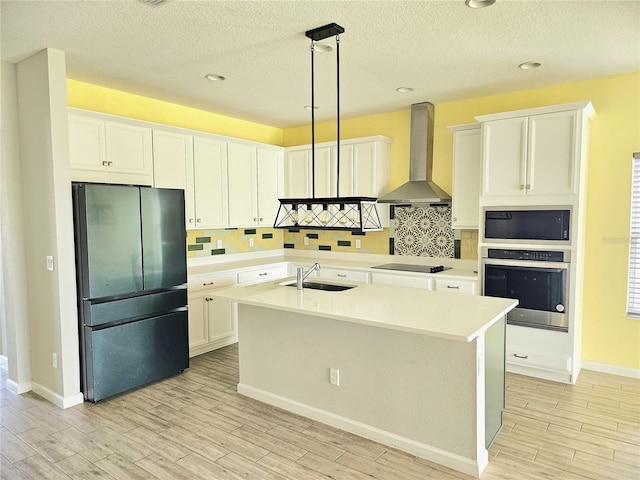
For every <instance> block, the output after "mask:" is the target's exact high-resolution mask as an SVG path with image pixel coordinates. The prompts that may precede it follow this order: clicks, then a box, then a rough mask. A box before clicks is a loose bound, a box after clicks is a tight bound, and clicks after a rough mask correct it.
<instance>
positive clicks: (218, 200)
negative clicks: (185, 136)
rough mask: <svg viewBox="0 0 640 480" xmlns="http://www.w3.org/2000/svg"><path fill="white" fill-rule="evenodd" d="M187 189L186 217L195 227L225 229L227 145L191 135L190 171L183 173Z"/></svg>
mask: <svg viewBox="0 0 640 480" xmlns="http://www.w3.org/2000/svg"><path fill="white" fill-rule="evenodd" d="M191 185H193V187H191ZM189 190H192V191H193V200H194V201H193V204H194V207H193V210H192V213H193V216H192V217H190V218H193V219H194V221H195V228H198V229H202V228H225V227H228V226H229V220H228V190H227V142H224V141H220V140H214V139H211V138H207V137H199V136H194V138H193V169H188V170H187V191H189ZM187 210H189V208H188V207H187ZM187 222H189V218H187Z"/></svg>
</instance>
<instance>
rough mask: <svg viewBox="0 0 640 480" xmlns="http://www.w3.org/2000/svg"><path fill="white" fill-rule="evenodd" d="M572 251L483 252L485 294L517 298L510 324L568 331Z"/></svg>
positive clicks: (488, 250)
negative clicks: (517, 302) (516, 305)
mask: <svg viewBox="0 0 640 480" xmlns="http://www.w3.org/2000/svg"><path fill="white" fill-rule="evenodd" d="M569 261H570V253H569V251H568V250H537V249H536V250H528V249H517V248H491V247H483V249H482V278H483V287H484V295H485V296H489V297H505V298H514V299H517V300H518V301H519V304H518V307H517V308H515V309H514V310H512V311H511V312H510V313H509V314H508V315H507V323H508V324H511V325H520V326H525V327H534V328H544V329H548V330H557V331H562V332H567V331H568V326H569V315H568V311H569V309H570V307H569V305H567V299H568V297H569V280H570V278H569Z"/></svg>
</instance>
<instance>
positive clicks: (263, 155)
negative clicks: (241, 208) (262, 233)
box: [257, 147, 283, 227]
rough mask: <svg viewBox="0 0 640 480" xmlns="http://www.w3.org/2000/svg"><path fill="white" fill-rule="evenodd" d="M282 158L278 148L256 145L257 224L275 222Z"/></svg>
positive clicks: (267, 225)
mask: <svg viewBox="0 0 640 480" xmlns="http://www.w3.org/2000/svg"><path fill="white" fill-rule="evenodd" d="M282 159H283V152H282V150H280V149H277V150H276V149H267V148H260V147H258V159H257V164H258V226H260V227H270V226H273V223H274V222H275V219H276V215H277V214H278V208H279V207H280V202H279V201H278V199H279V198H280V197H282Z"/></svg>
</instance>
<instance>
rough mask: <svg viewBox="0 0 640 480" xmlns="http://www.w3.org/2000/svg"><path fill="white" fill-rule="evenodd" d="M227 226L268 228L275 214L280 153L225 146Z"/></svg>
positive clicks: (280, 162) (278, 190) (278, 194)
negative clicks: (227, 201) (227, 200)
mask: <svg viewBox="0 0 640 480" xmlns="http://www.w3.org/2000/svg"><path fill="white" fill-rule="evenodd" d="M228 169H229V226H231V227H267V226H272V225H273V222H274V221H275V218H276V214H277V213H278V207H279V205H280V204H279V202H278V198H279V196H280V185H281V183H282V182H281V180H280V178H281V174H282V151H281V150H279V149H275V148H274V149H269V148H266V147H255V146H251V145H243V144H234V143H229V144H228Z"/></svg>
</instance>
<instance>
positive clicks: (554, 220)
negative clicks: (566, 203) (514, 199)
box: [483, 207, 571, 244]
mask: <svg viewBox="0 0 640 480" xmlns="http://www.w3.org/2000/svg"><path fill="white" fill-rule="evenodd" d="M483 214H484V231H483V241H484V242H503V243H511V242H513V241H516V242H534V243H540V242H545V243H548V242H551V243H562V244H569V243H570V239H571V209H569V208H547V207H538V208H525V207H515V208H514V207H510V208H503V207H501V208H496V207H486V208H485V209H484V212H483Z"/></svg>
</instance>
